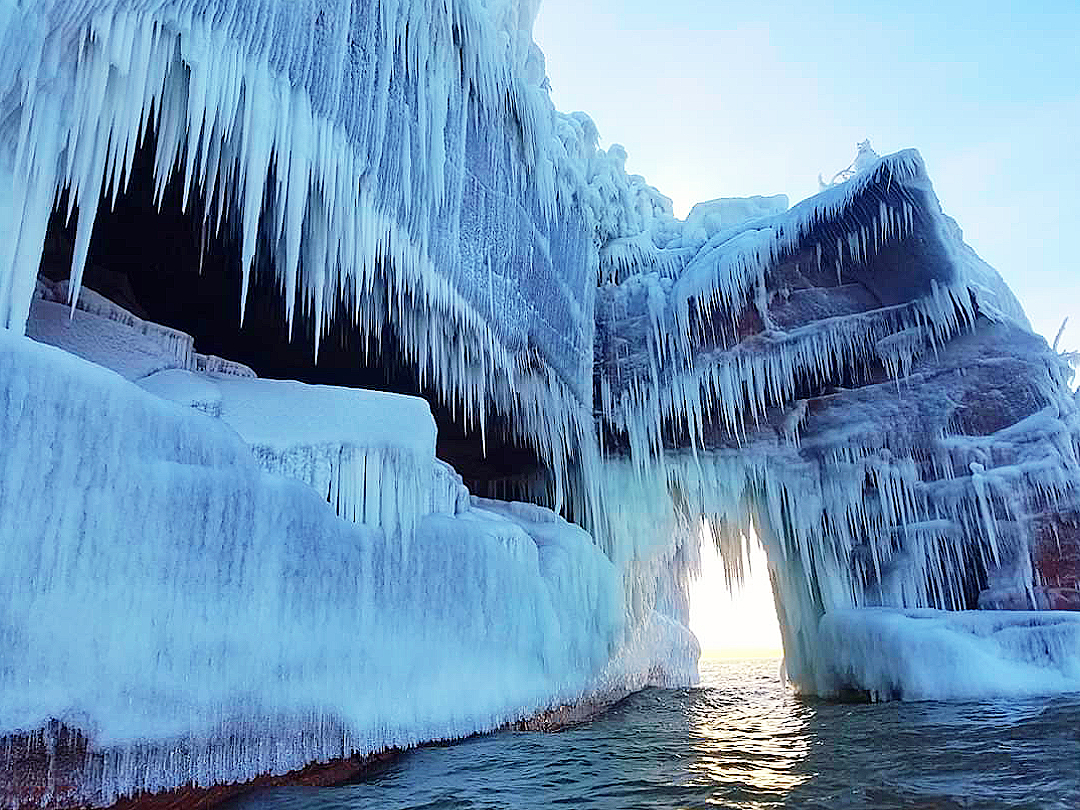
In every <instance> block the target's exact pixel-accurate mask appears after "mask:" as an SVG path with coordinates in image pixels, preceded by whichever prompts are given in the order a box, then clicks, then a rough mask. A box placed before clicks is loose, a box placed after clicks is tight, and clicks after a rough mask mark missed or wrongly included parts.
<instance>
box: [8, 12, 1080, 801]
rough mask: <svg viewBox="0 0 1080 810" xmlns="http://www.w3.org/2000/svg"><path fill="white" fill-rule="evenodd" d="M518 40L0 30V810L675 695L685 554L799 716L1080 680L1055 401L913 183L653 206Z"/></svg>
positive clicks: (171, 23) (1057, 373)
mask: <svg viewBox="0 0 1080 810" xmlns="http://www.w3.org/2000/svg"><path fill="white" fill-rule="evenodd" d="M535 12H536V3H535V2H495V0H491V2H481V0H455V2H446V1H445V0H438V1H437V2H433V1H432V0H409V1H408V2H406V0H379V2H373V3H356V2H346V0H302V1H301V2H282V0H153V2H149V0H80V2H74V3H73V2H69V1H68V0H63V2H61V0H43V1H42V2H37V3H32V4H23V3H18V2H14V1H13V0H0V174H2V175H3V177H2V178H0V183H2V188H3V189H5V191H4V192H3V193H2V194H0V231H2V232H4V233H6V234H8V235H9V236H8V238H6V239H5V240H3V241H2V242H0V321H2V325H3V327H4V329H3V330H2V331H0V371H2V373H0V421H2V422H3V424H4V433H3V435H4V436H5V442H4V445H3V449H2V450H0V532H2V533H3V534H2V537H0V540H2V541H3V545H4V547H5V548H6V549H7V550H8V552H9V553H8V558H7V560H6V562H5V565H4V566H3V567H2V568H0V738H2V740H3V742H0V777H2V778H0V785H2V786H3V788H4V791H6V792H4V791H0V800H2V801H4V802H7V803H8V804H14V803H17V802H20V801H26V800H30V801H35V802H48V801H54V802H58V803H80V802H91V803H94V804H108V803H109V802H111V801H113V800H114V799H115V798H116V797H117V796H119V795H123V794H128V793H131V792H135V791H145V790H158V789H164V788H169V787H175V786H178V785H183V784H187V783H193V784H200V785H209V784H216V783H221V782H227V781H243V780H246V779H250V778H252V777H253V776H255V775H257V774H259V773H263V772H272V773H282V772H285V771H288V770H290V769H293V768H296V767H300V766H302V765H304V764H306V763H308V762H312V761H325V760H327V759H332V758H335V757H341V756H347V755H349V754H350V753H352V752H356V751H359V752H362V753H366V752H370V751H374V750H379V749H381V748H383V747H386V746H391V745H408V744H415V743H417V742H420V741H424V740H430V739H439V738H444V737H451V736H458V735H462V734H467V733H471V732H474V731H482V730H486V729H490V728H493V727H496V726H498V725H500V724H502V723H505V722H509V721H513V720H518V719H521V718H522V717H526V716H528V715H530V714H532V713H535V712H538V711H543V710H545V709H548V708H551V707H553V706H557V705H559V704H565V703H575V702H580V701H582V700H588V699H592V698H602V697H604V696H611V695H617V694H621V693H623V692H625V691H626V690H628V689H634V688H639V687H640V686H642V685H643V684H646V683H673V682H674V683H679V682H681V683H685V682H687V681H689V680H691V679H692V678H693V671H694V666H695V659H696V645H695V642H694V641H693V638H692V636H690V635H689V633H688V631H687V630H686V624H687V612H688V608H687V602H686V599H687V595H686V594H687V589H686V583H687V578H688V577H689V576H690V575H691V574H692V573H693V571H694V569H695V566H696V557H697V548H698V544H699V543H700V537H701V526H702V521H703V520H707V521H710V522H711V523H712V524H713V527H714V534H715V536H716V537H717V538H718V542H719V543H720V546H721V551H722V553H723V555H724V559H725V564H726V567H727V570H728V572H729V573H730V576H731V577H732V578H734V579H737V578H738V577H739V576H740V571H741V569H742V550H743V548H744V542H745V537H746V536H747V534H748V528H749V526H750V524H751V523H753V524H754V526H755V528H756V532H757V535H758V536H759V537H760V538H761V539H762V542H763V543H764V544H765V547H766V551H767V553H768V557H769V567H770V575H771V577H772V581H773V587H774V592H775V595H776V600H777V608H778V612H779V615H780V618H781V626H782V633H783V636H784V646H785V652H786V655H787V660H788V670H789V672H790V674H791V676H792V678H793V680H794V682H795V683H796V685H797V687H798V688H800V689H802V690H805V691H809V692H817V693H820V694H824V695H830V694H836V693H838V692H841V691H845V690H849V689H855V690H862V691H865V692H868V693H871V694H873V695H876V696H881V697H893V696H898V697H927V696H936V697H948V696H950V695H964V696H970V695H972V694H985V693H986V692H987V691H993V690H994V688H995V684H997V687H998V688H999V689H1000V690H1002V691H1014V692H1015V691H1033V690H1039V689H1076V688H1080V637H1078V634H1077V632H1076V627H1077V625H1076V622H1074V621H1072V620H1071V619H1069V618H1064V619H1060V620H1059V619H1058V618H1055V615H1054V614H1045V615H1037V614H1033V613H1030V612H1023V611H1035V610H1046V609H1048V608H1050V609H1077V608H1080V532H1078V529H1077V524H1078V520H1080V512H1078V507H1080V503H1078V494H1077V485H1078V483H1080V477H1078V473H1080V466H1078V453H1080V423H1078V412H1077V401H1076V398H1075V396H1074V394H1073V393H1072V392H1071V391H1070V389H1069V387H1068V380H1069V376H1070V374H1071V370H1070V369H1069V367H1068V365H1067V364H1066V363H1064V362H1063V361H1062V360H1061V358H1059V357H1058V356H1057V355H1056V354H1055V353H1054V352H1053V351H1051V350H1050V349H1049V348H1048V347H1047V346H1046V344H1045V342H1044V341H1042V339H1041V338H1038V337H1036V336H1034V335H1032V334H1031V333H1030V330H1029V329H1028V327H1027V324H1026V321H1025V319H1024V316H1023V312H1022V310H1021V309H1020V307H1019V305H1018V304H1017V302H1016V301H1015V299H1014V298H1013V296H1012V295H1011V294H1010V293H1009V291H1008V290H1007V288H1006V287H1005V285H1004V284H1003V283H1002V281H1001V279H1000V277H999V276H998V275H997V274H996V273H995V272H994V271H993V270H992V269H991V268H989V267H987V266H986V265H985V264H984V263H982V262H981V261H980V260H979V259H978V257H976V256H975V255H974V253H973V252H972V251H971V250H970V248H968V247H967V246H966V245H965V244H964V243H963V239H962V235H961V234H960V231H959V228H958V227H957V226H956V225H955V223H953V222H952V221H951V220H950V219H949V218H948V217H946V216H945V215H944V214H943V213H942V211H941V207H940V205H939V203H938V201H937V199H936V197H935V196H934V193H933V190H932V188H931V186H930V181H929V179H928V177H927V173H926V170H925V167H924V166H923V163H922V160H921V159H920V158H919V156H918V155H917V153H915V152H902V153H899V154H897V155H892V156H888V157H885V158H878V157H877V156H876V155H873V154H872V153H871V152H869V150H868V149H867V150H863V151H862V153H861V157H860V159H859V161H857V165H855V166H854V167H853V169H852V172H851V173H850V176H845V177H843V178H838V179H841V180H842V182H839V183H837V184H836V185H834V186H831V187H829V188H826V189H824V190H823V191H822V193H821V194H819V195H817V196H815V197H813V198H811V199H809V200H806V201H803V202H801V203H799V204H797V205H795V206H794V207H792V208H790V209H789V208H788V201H787V200H786V198H783V197H761V198H751V199H748V200H731V199H719V200H715V201H712V202H709V203H703V204H700V205H699V206H697V207H695V209H694V210H693V211H692V212H691V214H690V216H689V217H688V218H687V219H686V220H685V221H680V220H677V219H675V218H674V217H673V216H672V214H671V206H670V202H669V201H668V200H666V198H664V197H663V196H662V195H661V194H660V193H659V192H658V191H656V190H655V189H653V188H652V187H650V186H649V185H648V184H647V183H646V182H645V181H644V180H642V179H641V178H640V177H635V176H628V175H627V174H626V171H625V159H626V155H625V153H624V152H623V151H622V150H621V148H620V147H617V146H612V147H610V148H609V149H607V150H602V149H600V148H599V147H598V136H597V133H596V130H595V127H594V126H593V124H592V122H591V121H589V119H588V118H587V117H586V116H584V115H581V114H575V115H569V116H565V115H561V114H558V113H556V112H555V111H554V109H553V108H552V106H551V103H550V100H549V98H548V96H547V93H546V90H545V89H544V81H543V79H544V72H543V58H542V55H541V54H539V52H538V50H537V49H536V47H535V45H534V44H533V43H532V40H531V36H530V34H529V29H530V27H531V23H532V19H533V17H534V16H535ZM84 280H90V281H92V282H93V283H92V284H89V285H84V284H83V281H84ZM89 287H94V288H96V289H97V290H98V291H99V292H107V295H99V294H98V293H97V292H94V291H93V290H92V289H89ZM121 303H122V304H123V306H120V304H121ZM241 324H242V325H241ZM42 344H52V346H45V345H42ZM72 355H77V356H78V357H72ZM215 355H222V356H223V357H225V358H227V359H221V357H218V356H215ZM236 361H241V362H236ZM245 363H246V364H247V365H244V364H245ZM248 366H250V368H249V367H248ZM102 367H104V368H102ZM274 376H287V377H294V378H295V379H296V380H303V381H304V382H298V381H288V380H274V379H268V378H270V377H274ZM372 387H381V388H382V389H383V390H382V391H372V390H362V389H370V388H372ZM406 394H408V395H418V394H422V395H423V396H424V397H425V398H426V400H427V401H426V402H425V401H424V399H420V398H418V397H417V396H405V395H406ZM447 462H450V463H449V464H448V463H447ZM455 467H456V468H457V470H456V471H455ZM466 482H467V484H468V487H467V486H466ZM469 488H471V490H472V492H471V494H470V492H469ZM494 498H498V499H499V500H494ZM992 608H1010V609H1011V610H1010V611H1008V612H1002V613H999V614H994V615H995V618H994V619H986V618H985V617H979V618H970V617H968V614H966V613H959V612H958V611H960V610H970V609H992ZM934 611H947V613H944V614H942V613H937V612H934ZM1016 611H1022V612H1016ZM923 641H925V642H926V643H925V644H923ZM971 649H978V650H979V654H980V655H981V656H983V659H981V660H984V661H996V662H998V664H999V665H1000V667H999V670H998V671H999V672H1000V673H1002V674H1001V677H1000V678H997V679H995V678H994V677H985V678H982V679H981V680H978V682H975V681H971V682H969V683H966V684H963V683H961V682H960V681H958V680H957V679H956V678H952V679H949V678H934V677H931V675H932V673H930V674H928V673H927V671H926V669H925V666H924V662H923V658H924V656H923V653H924V652H925V651H926V650H932V651H935V652H934V656H935V660H946V659H949V657H950V656H952V658H953V660H956V659H957V656H961V657H962V656H963V655H964V654H965V651H969V650H971ZM882 662H885V663H888V662H895V663H896V665H895V666H892V665H890V666H883V665H882ZM920 667H923V668H921V669H920ZM985 671H990V670H989V669H985V668H984V672H985ZM1017 673H1019V674H1017ZM980 677H981V676H980ZM57 723H59V724H61V725H62V726H63V727H64V728H66V729H74V730H77V731H79V732H80V733H81V734H82V735H84V736H83V737H82V738H80V739H83V740H84V743H80V745H81V747H78V746H76V748H75V749H74V750H65V751H63V752H61V751H60V750H59V747H61V746H60V743H59V742H58V738H57V735H56V733H55V730H56V728H57ZM65 739H67V738H65ZM61 762H62V764H63V767H62V768H59V770H58V766H57V763H61ZM33 763H37V765H36V766H33ZM42 763H44V764H42Z"/></svg>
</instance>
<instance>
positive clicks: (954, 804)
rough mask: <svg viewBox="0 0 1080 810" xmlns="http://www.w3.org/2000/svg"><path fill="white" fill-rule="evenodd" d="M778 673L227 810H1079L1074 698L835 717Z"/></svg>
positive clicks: (630, 704) (711, 664)
mask: <svg viewBox="0 0 1080 810" xmlns="http://www.w3.org/2000/svg"><path fill="white" fill-rule="evenodd" d="M778 669H779V662H777V661H738V662H729V661H709V660H703V661H702V663H701V686H700V687H697V688H694V689H681V690H669V689H650V690H647V691H645V692H642V693H639V694H637V695H633V696H632V697H630V698H628V699H627V700H625V701H623V702H622V703H620V704H619V705H618V706H616V707H615V708H614V709H613V710H612V711H610V712H608V713H607V714H605V715H604V716H603V717H601V718H599V719H597V720H596V721H594V722H592V723H588V724H586V725H582V726H579V727H576V728H573V729H569V730H567V731H562V732H559V733H554V734H544V733H527V732H501V733H498V734H492V735H489V736H485V737H478V738H475V739H470V740H466V741H464V742H460V743H455V744H453V745H445V746H436V747H428V748H422V749H419V750H416V751H412V752H409V753H407V754H405V755H403V756H402V757H400V758H399V759H397V760H395V761H394V762H393V763H392V764H390V765H389V766H388V767H387V768H386V769H385V770H384V771H382V772H380V773H378V774H376V775H373V776H371V777H370V778H368V779H367V780H365V781H364V782H362V783H360V784H355V785H348V786H345V787H339V788H278V789H273V790H265V791H262V792H259V793H255V794H252V795H250V796H248V797H247V798H245V799H242V800H240V801H238V802H236V803H234V804H233V805H231V806H230V810H241V808H243V810H367V809H368V808H379V809H380V810H383V809H385V810H407V809H408V810H419V808H431V810H434V809H435V808H471V809H473V810H482V809H483V810H486V809H487V808H500V809H501V808H514V809H515V810H525V809H526V808H569V809H570V810H577V809H578V808H582V810H584V809H585V808H597V809H599V808H603V809H604V810H622V808H627V809H628V810H629V809H630V808H701V807H733V808H779V807H782V808H798V807H808V808H830V810H835V809H836V808H873V809H874V810H879V809H884V808H906V809H907V810H914V809H915V808H919V809H925V810H930V808H933V809H934V810H939V809H940V810H945V809H946V808H949V809H951V808H1032V810H1035V809H1036V808H1037V810H1056V809H1057V808H1061V810H1077V808H1080V695H1077V696H1070V697H1065V698H1062V697H1058V698H1047V699H1037V700H1023V701H992V702H979V703H930V702H928V703H885V704H877V705H844V704H834V703H825V702H821V701H812V700H806V699H802V698H798V697H796V696H794V695H793V694H792V693H791V692H790V691H789V690H788V689H787V688H786V687H785V686H783V685H782V684H781V683H780V680H779V677H778Z"/></svg>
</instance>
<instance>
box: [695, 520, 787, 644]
mask: <svg viewBox="0 0 1080 810" xmlns="http://www.w3.org/2000/svg"><path fill="white" fill-rule="evenodd" d="M750 540H751V542H750V549H751V551H750V554H749V558H748V560H749V570H748V571H747V572H746V578H745V580H744V581H743V583H742V586H741V587H739V586H735V588H734V593H728V590H727V586H726V585H725V583H724V566H723V563H722V562H721V560H720V554H719V552H718V551H717V550H716V546H715V545H714V544H713V542H712V536H711V535H710V534H709V533H708V532H706V531H703V532H702V544H701V576H700V577H698V578H697V579H696V580H694V581H693V582H691V583H690V629H691V630H693V631H694V634H695V635H696V636H697V637H698V641H700V642H701V655H702V657H704V658H766V657H767V658H779V657H780V656H781V655H782V649H781V643H780V627H779V624H778V623H777V620H776V605H775V603H774V602H773V594H772V587H771V586H770V584H769V571H768V567H767V564H766V561H765V550H764V549H763V548H762V547H761V544H760V543H759V542H758V540H757V537H753V536H752V537H751V538H750Z"/></svg>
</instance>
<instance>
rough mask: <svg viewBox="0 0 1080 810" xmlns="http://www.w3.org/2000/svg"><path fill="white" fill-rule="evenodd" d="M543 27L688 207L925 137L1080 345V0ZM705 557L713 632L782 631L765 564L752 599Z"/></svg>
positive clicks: (1032, 313) (587, 102) (788, 1)
mask: <svg viewBox="0 0 1080 810" xmlns="http://www.w3.org/2000/svg"><path fill="white" fill-rule="evenodd" d="M534 38H535V40H536V42H537V43H538V44H539V45H540V47H541V49H542V50H543V51H544V52H545V54H546V55H547V73H548V76H549V78H550V80H551V87H552V98H553V100H554V102H555V106H556V107H558V108H559V109H560V110H563V111H565V112H570V111H574V110H583V111H585V112H586V113H588V114H589V115H590V116H591V117H592V118H593V120H594V121H595V122H596V124H597V127H598V128H599V130H600V135H601V139H602V145H603V146H605V147H606V146H609V145H611V144H612V143H621V144H622V145H623V146H625V147H626V149H627V151H628V153H629V155H630V157H629V160H628V163H627V169H628V170H629V171H631V172H633V173H637V174H642V175H644V176H645V177H646V178H647V179H648V180H649V182H650V183H652V184H653V185H654V186H656V187H657V188H659V189H660V191H661V192H663V193H664V194H666V195H667V196H668V197H671V198H672V200H673V201H674V205H675V213H676V214H677V215H679V216H685V214H686V212H687V211H688V210H689V207H690V206H691V205H692V204H693V203H695V202H698V201H700V200H708V199H713V198H716V197H722V196H723V197H730V196H746V195H751V194H777V193H785V194H787V195H788V196H789V197H790V199H791V202H792V203H795V202H797V201H799V200H801V199H803V198H804V197H807V196H810V195H811V194H813V193H814V192H816V191H817V176H818V174H819V173H821V174H822V175H824V176H825V177H826V179H828V178H830V177H831V176H832V175H833V174H834V173H835V172H837V171H839V170H840V169H843V168H845V167H846V166H847V165H848V164H849V163H850V162H851V161H852V159H853V158H854V156H855V145H856V143H858V142H859V141H862V140H864V139H866V138H869V139H870V140H871V142H872V144H873V146H874V148H875V149H876V150H877V152H878V153H879V154H883V155H884V154H887V153H889V152H894V151H897V150H899V149H905V148H908V147H915V148H917V149H919V151H920V152H921V153H922V155H923V158H924V159H925V161H926V165H927V169H928V170H929V172H930V177H931V179H932V180H933V182H934V186H935V189H936V191H937V194H938V197H939V198H940V200H941V203H942V207H943V208H944V210H945V212H946V213H948V214H950V215H951V216H953V217H955V218H956V219H957V220H958V221H959V223H960V226H961V227H962V228H963V229H964V234H965V238H966V240H967V241H968V243H969V244H971V245H972V247H974V248H975V250H976V251H978V252H979V254H980V255H981V256H982V257H983V258H984V259H985V260H986V261H988V262H989V263H990V264H992V265H993V266H994V267H996V268H997V269H998V271H999V272H1000V273H1001V274H1002V276H1004V278H1005V280H1006V281H1007V282H1008V284H1009V285H1010V286H1011V287H1012V288H1013V291H1014V292H1015V293H1016V294H1017V296H1018V297H1019V299H1020V302H1021V303H1022V304H1023V305H1024V307H1025V309H1026V310H1027V313H1028V317H1029V318H1030V319H1031V322H1032V325H1033V326H1034V328H1035V330H1036V331H1037V332H1040V333H1041V334H1043V335H1044V336H1046V337H1047V338H1048V339H1050V340H1052V339H1053V337H1054V334H1055V332H1056V331H1057V328H1058V326H1059V325H1060V323H1061V321H1062V319H1063V318H1065V317H1066V316H1070V317H1071V320H1070V323H1069V327H1068V329H1067V330H1066V332H1065V335H1064V337H1063V340H1062V344H1063V348H1068V349H1074V348H1080V258H1078V257H1077V254H1076V252H1075V251H1074V248H1073V241H1074V239H1077V238H1078V237H1080V217H1078V213H1077V212H1078V211H1080V0H1067V2H1038V0H1033V1H1032V2H1024V0H1013V2H1008V3H1003V2H997V1H996V0H988V1H987V2H967V1H966V0H935V1H934V2H924V1H923V0H905V2H902V3H897V2H889V3H879V2H848V1H847V0H839V1H834V2H830V3H827V4H822V3H807V2H805V0H801V1H800V2H793V1H792V0H774V1H773V2H768V3H746V2H743V3H725V2H717V1H716V0H666V2H660V3H657V2H644V0H543V2H542V3H541V5H540V15H539V18H538V19H537V22H536V27H535V31H534ZM704 569H705V577H703V579H702V580H701V581H700V583H699V584H698V585H697V586H696V587H695V589H694V592H693V594H692V610H693V614H694V615H693V616H692V625H693V626H694V629H695V631H696V632H697V633H698V635H699V637H701V639H702V641H703V646H705V647H707V648H717V647H721V648H727V649H731V648H738V649H741V648H744V647H747V646H758V645H757V644H756V643H751V640H752V639H754V638H760V639H769V640H770V645H774V644H775V642H774V641H772V639H774V638H775V616H774V615H772V613H771V599H770V596H771V594H770V592H769V590H768V588H769V586H768V580H767V577H765V575H764V564H763V563H760V561H759V564H758V565H755V566H753V576H751V578H750V581H749V583H748V587H747V591H746V593H745V594H744V595H743V596H742V597H740V598H738V599H736V600H734V601H733V600H730V599H728V598H727V597H726V595H724V594H723V593H721V592H720V590H721V589H722V587H723V585H722V583H723V577H722V574H721V573H720V569H719V568H718V561H717V560H716V558H715V556H714V553H713V552H711V551H710V552H709V553H708V554H707V555H706V558H705V561H704ZM709 617H715V619H714V620H712V621H710V619H709ZM725 628H726V629H725Z"/></svg>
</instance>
